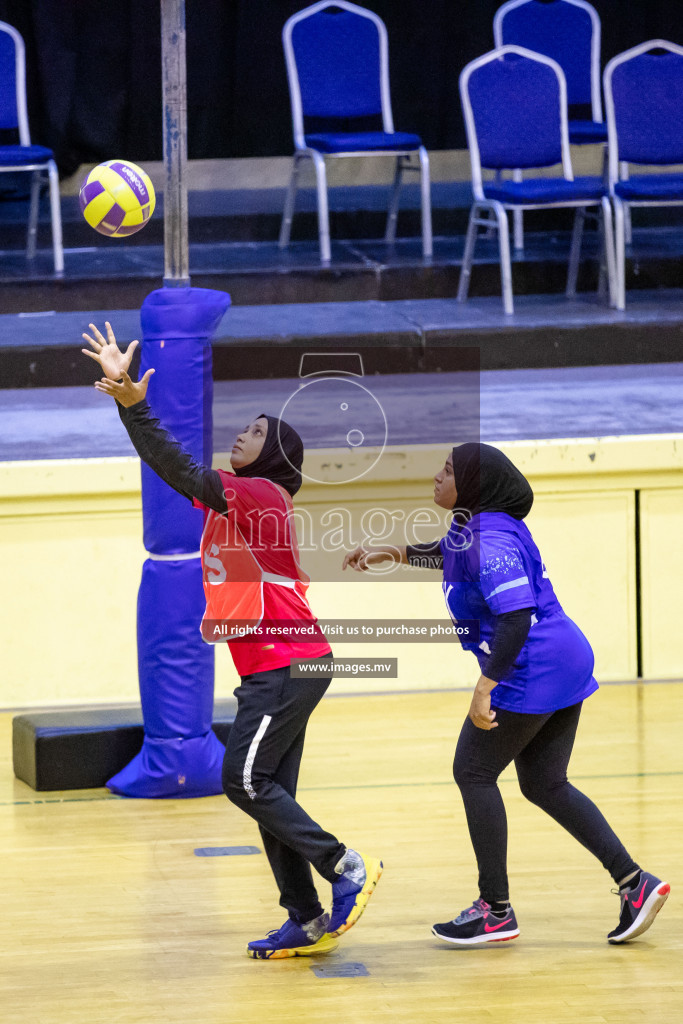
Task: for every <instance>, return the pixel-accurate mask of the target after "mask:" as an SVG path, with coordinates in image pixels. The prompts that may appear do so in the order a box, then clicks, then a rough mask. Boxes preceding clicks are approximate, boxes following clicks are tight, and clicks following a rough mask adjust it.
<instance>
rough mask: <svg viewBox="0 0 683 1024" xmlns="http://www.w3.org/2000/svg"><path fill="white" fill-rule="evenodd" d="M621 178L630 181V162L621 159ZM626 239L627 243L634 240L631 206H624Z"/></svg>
mask: <svg viewBox="0 0 683 1024" xmlns="http://www.w3.org/2000/svg"><path fill="white" fill-rule="evenodd" d="M619 180H620V181H628V162H627V161H626V160H621V161H620V162H619ZM624 241H625V243H626V245H630V244H631V242H632V241H633V228H632V226H631V207H630V206H625V207H624Z"/></svg>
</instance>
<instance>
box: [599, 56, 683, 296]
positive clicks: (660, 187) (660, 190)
mask: <svg viewBox="0 0 683 1024" xmlns="http://www.w3.org/2000/svg"><path fill="white" fill-rule="evenodd" d="M657 51H658V52H657ZM604 90H605V107H606V111H607V131H608V133H609V146H608V149H609V190H610V196H611V198H612V202H613V204H614V221H615V240H616V306H617V309H624V308H625V306H626V285H625V248H626V241H627V225H628V219H629V216H628V215H629V211H630V210H631V208H632V207H634V206H637V207H647V206H681V205H683V173H682V172H681V171H680V170H678V171H668V172H666V171H665V172H663V173H649V174H636V175H633V176H632V177H628V170H629V165H630V164H640V165H650V166H651V165H655V166H661V167H666V166H667V165H668V166H672V165H676V164H679V165H680V164H683V46H678V45H677V44H676V43H670V42H667V41H666V40H664V39H651V40H649V41H648V42H646V43H641V44H640V45H639V46H634V47H633V48H632V49H630V50H626V51H625V53H620V54H618V55H617V56H616V57H613V58H612V60H611V61H610V62H609V63H608V65H607V67H606V68H605V73H604ZM624 167H626V169H627V174H626V175H625V174H624Z"/></svg>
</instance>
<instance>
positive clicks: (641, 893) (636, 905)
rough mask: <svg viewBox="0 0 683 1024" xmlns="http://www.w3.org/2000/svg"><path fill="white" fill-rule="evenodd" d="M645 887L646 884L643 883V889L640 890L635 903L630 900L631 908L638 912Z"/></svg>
mask: <svg viewBox="0 0 683 1024" xmlns="http://www.w3.org/2000/svg"><path fill="white" fill-rule="evenodd" d="M646 886H647V882H643V888H642V889H641V890H640V897H639V898H638V901H637V902H636V900H631V906H632V907H635V908H636V910H640V908H641V907H642V905H643V896H644V895H645V887H646Z"/></svg>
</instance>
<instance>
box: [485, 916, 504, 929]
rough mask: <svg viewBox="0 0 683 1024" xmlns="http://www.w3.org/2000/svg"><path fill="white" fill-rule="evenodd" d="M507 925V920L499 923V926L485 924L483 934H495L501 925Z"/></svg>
mask: <svg viewBox="0 0 683 1024" xmlns="http://www.w3.org/2000/svg"><path fill="white" fill-rule="evenodd" d="M509 923H510V922H509V921H508V919H507V918H506V919H505V920H504V921H501V922H500V924H493V925H491V924H488V923H487V924H485V925H484V931H485V932H497V931H498V929H499V928H502V927H503V925H505V924H509Z"/></svg>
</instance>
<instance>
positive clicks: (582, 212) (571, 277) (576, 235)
mask: <svg viewBox="0 0 683 1024" xmlns="http://www.w3.org/2000/svg"><path fill="white" fill-rule="evenodd" d="M585 220H586V208H585V206H579V207H578V208H577V210H576V212H575V213H574V230H573V231H572V244H571V247H570V249H569V267H568V269H567V291H566V295H567V298H569V299H573V298H574V297H575V296H576V282H577V279H578V276H579V257H580V256H581V241H582V239H583V226H584V222H585Z"/></svg>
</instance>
